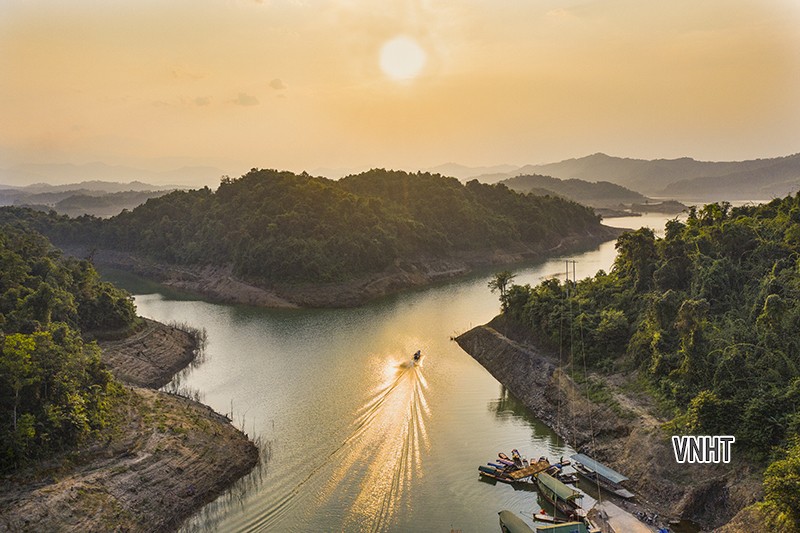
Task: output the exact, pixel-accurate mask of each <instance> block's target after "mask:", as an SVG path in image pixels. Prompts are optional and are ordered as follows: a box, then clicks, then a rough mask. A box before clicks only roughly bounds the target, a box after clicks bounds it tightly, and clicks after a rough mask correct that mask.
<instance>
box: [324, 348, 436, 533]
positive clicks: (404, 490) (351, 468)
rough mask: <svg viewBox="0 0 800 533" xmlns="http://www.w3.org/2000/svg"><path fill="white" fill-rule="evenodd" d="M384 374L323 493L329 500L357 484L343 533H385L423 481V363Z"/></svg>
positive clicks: (426, 411)
mask: <svg viewBox="0 0 800 533" xmlns="http://www.w3.org/2000/svg"><path fill="white" fill-rule="evenodd" d="M383 370H384V373H383V378H384V380H383V382H382V383H381V384H380V385H379V386H378V387H376V388H375V389H374V390H373V391H372V394H371V395H370V397H369V398H368V399H367V401H365V402H364V404H363V406H362V407H361V409H360V410H359V412H358V413H357V416H356V418H355V420H354V421H353V423H352V432H351V433H350V436H349V437H348V438H347V439H346V441H345V442H344V443H343V446H342V447H341V448H340V449H339V452H340V453H337V454H335V455H336V457H332V458H331V459H332V460H333V461H335V462H336V463H337V464H336V468H335V470H334V473H333V475H332V476H331V478H330V480H329V481H328V483H327V484H326V485H325V488H324V490H323V493H322V497H323V499H328V498H331V497H333V496H334V495H335V494H336V489H337V487H339V486H340V485H341V484H347V485H356V484H357V486H358V491H357V494H356V497H355V500H354V501H353V502H352V504H351V505H350V508H349V514H348V516H347V518H346V520H345V523H344V526H345V529H347V530H358V531H384V530H387V529H389V528H390V527H391V523H392V519H393V517H394V516H395V514H396V513H397V512H398V510H400V509H403V510H404V511H410V510H411V501H410V497H409V496H410V495H409V487H410V484H411V481H412V480H413V479H414V478H419V477H421V476H422V475H423V471H422V452H423V450H425V451H427V450H429V449H430V443H429V441H428V433H427V430H426V427H425V424H426V420H427V419H428V418H429V417H430V408H429V406H428V402H427V401H426V399H425V391H426V389H427V387H428V384H427V381H426V380H425V377H424V375H423V367H422V361H420V362H419V363H417V364H413V363H412V362H410V361H407V362H399V361H396V360H394V361H389V362H387V363H386V365H385V366H384V368H383Z"/></svg>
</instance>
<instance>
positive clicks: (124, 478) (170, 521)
mask: <svg viewBox="0 0 800 533" xmlns="http://www.w3.org/2000/svg"><path fill="white" fill-rule="evenodd" d="M116 410H117V415H118V417H119V420H120V423H119V425H118V426H117V428H115V430H114V431H113V432H109V433H108V434H107V435H103V437H102V438H101V439H99V440H98V441H97V442H94V443H92V444H90V445H88V446H86V447H84V448H82V449H80V450H79V451H76V452H72V453H69V454H63V455H62V456H60V457H55V458H53V459H51V460H49V461H47V463H46V464H40V465H38V466H37V468H36V469H31V470H28V471H24V472H19V473H17V474H15V476H14V477H13V478H11V479H7V480H2V481H1V482H0V531H14V532H17V531H31V532H40V531H81V532H84V531H165V530H171V529H176V528H177V526H178V525H179V524H180V523H181V522H182V521H183V520H184V519H186V518H187V517H188V516H190V515H191V514H192V513H193V512H194V511H196V510H197V509H199V508H200V507H201V506H202V505H204V504H206V503H208V502H210V501H211V500H213V499H214V498H215V497H216V496H218V495H219V494H220V493H222V492H223V491H224V490H225V489H226V488H227V487H228V486H230V485H231V484H232V483H233V482H234V481H235V480H237V479H238V478H240V477H241V476H243V475H244V474H246V473H247V472H249V471H250V470H251V469H252V468H253V467H254V466H255V465H256V463H257V462H258V451H257V449H256V447H255V445H253V443H252V442H250V441H249V440H248V439H247V437H246V436H244V435H243V434H242V433H241V432H240V431H238V430H237V429H236V428H234V427H233V426H232V425H231V424H230V423H228V420H227V419H225V417H223V416H222V415H219V414H217V413H215V412H214V411H213V410H211V409H210V408H208V407H206V406H204V405H202V404H199V403H197V402H193V401H191V400H188V399H186V398H182V397H179V396H174V395H169V394H165V393H160V392H156V391H152V390H147V389H140V388H129V389H127V390H126V391H125V392H124V393H123V394H122V397H121V398H120V400H119V401H118V405H117V406H116Z"/></svg>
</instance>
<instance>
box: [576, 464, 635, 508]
mask: <svg viewBox="0 0 800 533" xmlns="http://www.w3.org/2000/svg"><path fill="white" fill-rule="evenodd" d="M572 460H573V461H575V464H574V468H575V471H577V472H578V474H580V475H581V476H583V477H585V478H586V479H587V480H589V481H591V482H592V483H597V484H598V485H600V487H602V488H604V489H606V490H607V491H609V492H611V493H613V494H616V495H617V496H619V497H620V498H625V499H626V500H628V499H631V498H633V497H634V496H635V494H633V493H632V492H630V491H629V490H628V489H626V488H625V487H623V486H622V485H621V483H623V482H625V481H627V480H628V478H627V477H625V476H624V475H622V474H620V473H619V472H617V471H616V470H613V469H611V468H609V467H607V466H606V465H604V464H603V463H600V462H598V461H595V460H594V459H592V458H591V457H589V456H587V455H584V454H582V453H576V454H575V455H573V456H572Z"/></svg>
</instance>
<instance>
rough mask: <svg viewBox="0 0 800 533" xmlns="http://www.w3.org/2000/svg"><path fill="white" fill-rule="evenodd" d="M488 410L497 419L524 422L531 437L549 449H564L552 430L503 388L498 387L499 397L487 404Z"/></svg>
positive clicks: (562, 443) (562, 442) (501, 386)
mask: <svg viewBox="0 0 800 533" xmlns="http://www.w3.org/2000/svg"><path fill="white" fill-rule="evenodd" d="M488 409H489V412H491V413H493V414H494V415H495V416H496V417H497V418H499V419H504V420H507V419H509V418H511V419H515V420H521V421H523V422H525V424H526V425H528V426H529V427H530V428H531V429H532V430H533V431H532V437H533V438H534V439H536V440H538V441H542V440H544V441H546V443H547V445H548V446H549V447H551V448H563V447H564V441H563V440H562V439H560V438H559V437H558V435H556V433H555V432H554V431H553V430H552V429H550V428H549V427H548V426H546V425H545V424H544V423H543V422H542V421H541V420H539V419H538V418H536V416H535V415H534V414H533V413H532V412H531V411H530V409H528V408H527V407H525V404H523V403H522V401H521V400H519V399H518V398H517V397H516V396H514V395H513V394H512V393H511V392H510V391H509V390H508V389H507V388H506V387H505V386H503V385H500V396H499V398H497V399H496V400H492V401H490V402H489V404H488Z"/></svg>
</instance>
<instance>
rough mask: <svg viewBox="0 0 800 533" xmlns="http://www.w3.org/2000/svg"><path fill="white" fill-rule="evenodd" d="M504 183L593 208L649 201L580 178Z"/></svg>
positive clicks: (533, 176)
mask: <svg viewBox="0 0 800 533" xmlns="http://www.w3.org/2000/svg"><path fill="white" fill-rule="evenodd" d="M500 183H502V184H503V185H505V186H506V187H508V188H509V189H513V190H515V191H519V192H533V193H534V194H548V193H549V194H553V195H557V196H563V197H565V198H568V199H570V200H574V201H576V202H579V203H582V204H584V205H588V206H591V207H611V206H617V205H619V204H632V203H642V202H646V201H648V198H647V197H646V196H644V195H643V194H640V193H638V192H636V191H632V190H630V189H628V188H626V187H623V186H621V185H616V184H614V183H610V182H608V181H599V182H589V181H586V180H582V179H577V178H571V179H565V180H562V179H558V178H554V177H552V176H543V175H541V174H525V175H521V176H516V177H513V178H508V179H506V180H503V181H501V182H500Z"/></svg>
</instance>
